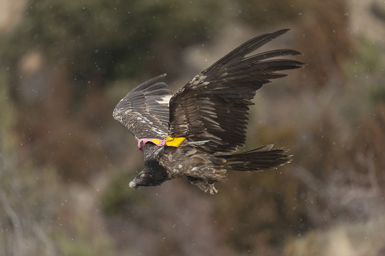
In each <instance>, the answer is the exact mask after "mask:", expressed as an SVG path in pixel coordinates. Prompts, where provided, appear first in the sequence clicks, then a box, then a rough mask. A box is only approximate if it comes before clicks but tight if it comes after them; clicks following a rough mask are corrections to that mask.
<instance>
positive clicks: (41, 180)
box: [0, 0, 385, 256]
mask: <svg viewBox="0 0 385 256" xmlns="http://www.w3.org/2000/svg"><path fill="white" fill-rule="evenodd" d="M284 28H291V31H289V32H288V33H287V34H285V35H283V36H282V37H280V38H278V39H276V40H274V41H273V42H271V43H269V44H268V45H266V46H264V47H263V48H262V49H261V50H262V51H265V50H269V49H272V48H290V49H295V50H298V51H300V52H302V53H303V56H296V57H293V58H294V59H297V60H299V61H302V62H304V63H306V66H305V68H303V69H300V70H294V71H288V74H289V76H288V77H286V78H283V79H279V80H276V81H274V82H273V83H271V84H269V85H267V86H264V87H263V88H262V89H261V90H259V91H258V93H257V96H256V98H255V100H254V102H255V106H253V107H252V110H251V115H250V125H249V129H248V144H247V146H246V149H252V148H256V147H259V146H263V145H266V144H270V143H274V144H275V147H277V148H280V147H285V148H288V149H290V153H291V154H293V155H294V161H293V162H292V163H291V164H289V165H286V166H284V167H281V168H279V169H277V170H270V171H266V172H262V173H230V174H229V179H228V181H227V182H226V183H224V184H219V185H218V186H217V188H218V189H219V193H218V194H217V195H215V196H211V195H209V194H204V193H202V192H201V191H200V190H199V189H198V188H197V187H195V186H192V185H190V184H189V183H188V182H187V180H182V179H181V180H172V181H168V182H166V183H164V184H163V185H162V186H159V187H152V188H141V189H139V190H130V189H129V188H128V183H129V181H130V180H131V179H132V178H133V177H134V176H135V175H136V173H137V172H138V171H140V170H141V169H142V167H143V157H142V152H140V151H139V150H138V149H137V147H136V142H135V140H134V138H133V136H132V135H131V134H129V132H128V131H127V130H126V129H125V128H124V127H123V126H121V125H120V124H119V123H117V122H116V121H114V120H113V118H112V111H113V109H114V107H115V105H116V104H117V102H118V101H119V100H120V99H121V98H122V97H124V95H125V94H126V93H127V92H128V91H130V90H131V89H132V88H134V87H135V86H137V85H138V84H139V83H142V82H144V81H145V80H146V79H149V78H151V77H153V76H156V75H159V74H162V73H167V74H168V76H167V77H166V79H165V82H166V83H168V84H169V86H170V88H171V89H172V90H173V91H176V90H177V89H179V88H180V87H182V86H183V85H184V84H186V83H187V82H188V81H189V80H190V79H191V78H192V77H193V76H194V75H196V74H197V73H198V72H200V71H202V70H203V69H205V68H206V67H208V66H209V65H210V64H212V63H214V62H215V61H216V60H217V59H219V58H220V57H222V56H223V55H224V54H226V53H227V52H229V51H230V50H232V49H233V48H235V47H236V46H238V45H239V44H241V43H243V42H244V41H246V40H248V39H250V38H252V37H254V36H257V35H259V34H262V33H267V32H273V31H276V30H278V29H284ZM384 40H385V3H384V1H380V0H350V1H348V0H346V1H345V0H338V1H336V0H323V1H307V0H270V1H256V0H237V1H230V0H211V1H208V0H193V1H182V0H164V1H150V0H130V1H120V0H116V1H111V0H83V1H68V0H55V1H52V0H18V1H11V0H0V255H6V256H8V255H66V256H67V255H68V256H77V255H79V256H83V255H84V256H88V255H89V256H102V255H116V256H120V255H175V256H176V255H225V256H226V255H273V256H274V255H284V256H291V255H293V256H294V255H300V256H302V255H310V256H312V255H339V256H345V255H346V256H348V255H354V256H355V255H357V256H359V255H373V256H381V255H382V256H383V255H385V209H384V208H385V199H384V197H385V187H384V185H385V156H384V152H385V133H384V131H385V42H384ZM242 150H243V149H242Z"/></svg>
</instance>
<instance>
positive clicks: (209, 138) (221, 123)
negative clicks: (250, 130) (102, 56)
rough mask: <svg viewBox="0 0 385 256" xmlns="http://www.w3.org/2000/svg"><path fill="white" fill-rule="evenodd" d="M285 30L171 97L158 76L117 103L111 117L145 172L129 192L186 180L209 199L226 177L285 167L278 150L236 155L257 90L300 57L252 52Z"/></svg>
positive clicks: (233, 55)
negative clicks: (129, 138) (131, 139)
mask: <svg viewBox="0 0 385 256" xmlns="http://www.w3.org/2000/svg"><path fill="white" fill-rule="evenodd" d="M287 31H288V29H284V30H279V31H276V32H274V33H268V34H263V35H260V36H257V37H254V38H252V39H250V40H249V41H247V42H245V43H244V44H242V45H240V46H239V47H237V48H236V49H234V50H233V51H231V52H230V53H228V54H227V55H225V56H224V57H223V58H221V59H220V60H218V61H217V62H215V63H214V64H213V65H211V66H210V67H209V68H207V69H206V70H204V71H203V72H201V73H199V74H198V75H196V76H195V77H194V78H193V79H192V80H191V81H190V82H188V83H187V84H186V85H185V86H183V87H182V88H181V89H179V91H177V92H176V93H175V94H174V93H172V92H171V91H170V90H169V89H167V85H166V84H165V83H164V82H162V79H163V78H164V77H165V76H166V74H163V75H160V76H157V77H155V78H152V79H150V80H148V81H147V82H145V83H143V84H141V85H139V86H138V87H136V88H135V89H133V90H132V91H131V92H129V93H128V94H127V95H126V96H125V97H124V98H123V99H122V100H120V102H119V103H118V104H117V106H116V107H115V109H114V111H113V117H114V118H115V119H116V120H117V121H119V122H120V123H121V124H123V125H124V126H125V127H126V128H127V129H128V130H129V131H130V132H131V133H132V134H133V135H134V136H135V138H136V140H137V141H138V148H139V150H142V151H143V154H144V169H143V170H142V171H141V172H139V174H137V175H136V177H135V178H134V179H133V180H132V181H131V182H130V183H129V186H130V188H137V187H139V186H157V185H160V184H162V183H163V182H165V181H167V180H171V179H174V178H180V177H187V179H188V180H189V181H190V182H191V183H192V184H194V185H196V186H198V187H199V188H200V189H201V190H203V191H204V192H209V193H210V194H215V193H217V192H218V190H217V189H216V188H215V186H214V184H215V183H216V182H223V181H225V180H226V176H227V172H228V171H260V170H265V169H270V168H274V167H278V166H281V165H284V164H286V163H289V162H290V161H291V156H288V155H286V150H284V149H274V150H273V149H272V147H273V145H267V146H263V147H260V148H257V149H253V150H250V151H247V152H242V153H235V152H236V151H238V150H237V147H243V146H244V145H245V143H246V127H247V123H248V114H249V106H250V105H253V103H252V101H251V100H252V99H253V98H254V96H255V93H256V91H257V90H258V89H259V88H261V87H262V85H264V84H267V83H269V82H271V79H276V78H281V77H284V76H286V74H283V73H278V72H277V71H282V70H289V69H296V68H300V67H302V66H303V63H302V62H299V61H296V60H290V59H284V58H279V57H282V56H290V55H300V54H301V53H299V52H297V51H295V50H290V49H277V50H271V51H267V52H261V53H254V52H255V51H256V50H257V49H259V48H260V47H261V46H263V45H265V44H266V43H268V42H269V41H271V40H273V39H275V38H276V37H278V36H280V35H282V34H284V33H286V32H287Z"/></svg>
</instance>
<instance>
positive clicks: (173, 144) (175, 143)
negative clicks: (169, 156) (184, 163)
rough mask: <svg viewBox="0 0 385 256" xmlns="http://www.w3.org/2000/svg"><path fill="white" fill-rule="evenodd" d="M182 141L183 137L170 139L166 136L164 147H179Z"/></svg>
mask: <svg viewBox="0 0 385 256" xmlns="http://www.w3.org/2000/svg"><path fill="white" fill-rule="evenodd" d="M184 139H185V138H183V137H179V138H171V137H170V136H167V139H166V146H169V147H179V145H180V144H182V142H183V141H184Z"/></svg>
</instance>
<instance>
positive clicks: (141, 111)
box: [113, 74, 173, 139]
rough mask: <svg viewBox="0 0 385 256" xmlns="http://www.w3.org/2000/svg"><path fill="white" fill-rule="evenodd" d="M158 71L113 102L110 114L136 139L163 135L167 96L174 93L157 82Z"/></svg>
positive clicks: (166, 121)
mask: <svg viewBox="0 0 385 256" xmlns="http://www.w3.org/2000/svg"><path fill="white" fill-rule="evenodd" d="M165 76H166V75H165V74H164V75H160V76H158V77H155V78H152V79H150V80H148V81H147V82H145V83H143V84H141V85H139V86H138V87H136V88H135V89H133V90H132V91H131V92H129V93H128V94H127V95H126V96H125V97H124V98H123V99H121V100H120V102H119V103H118V104H117V105H116V107H115V109H114V112H113V117H114V118H115V119H116V120H117V121H119V122H120V123H121V124H123V125H124V126H125V127H126V128H127V129H128V130H129V131H130V132H131V133H132V134H133V135H134V136H135V138H136V139H141V138H166V136H167V127H168V122H169V100H170V98H171V96H172V95H173V93H172V92H171V91H170V90H168V89H167V85H166V84H165V83H163V82H160V81H161V80H162V79H163V78H164V77H165Z"/></svg>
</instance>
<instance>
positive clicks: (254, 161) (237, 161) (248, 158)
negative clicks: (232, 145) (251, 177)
mask: <svg viewBox="0 0 385 256" xmlns="http://www.w3.org/2000/svg"><path fill="white" fill-rule="evenodd" d="M272 147H273V145H272V144H271V145H267V146H263V147H260V148H257V149H253V150H250V151H247V152H242V153H238V154H233V155H227V156H221V157H222V158H225V159H226V164H227V168H228V169H230V170H234V171H261V170H266V169H271V168H275V167H279V166H282V165H285V164H287V163H290V162H291V161H292V160H293V159H292V156H291V155H286V154H285V153H286V152H287V150H285V149H282V148H281V149H274V150H271V148H272Z"/></svg>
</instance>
